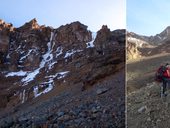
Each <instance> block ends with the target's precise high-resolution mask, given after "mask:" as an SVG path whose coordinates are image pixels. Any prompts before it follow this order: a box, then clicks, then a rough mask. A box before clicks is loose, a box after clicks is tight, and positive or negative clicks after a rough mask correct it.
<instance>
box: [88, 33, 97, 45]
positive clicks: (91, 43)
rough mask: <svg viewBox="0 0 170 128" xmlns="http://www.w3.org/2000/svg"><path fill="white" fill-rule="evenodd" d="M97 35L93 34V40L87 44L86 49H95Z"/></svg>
mask: <svg viewBox="0 0 170 128" xmlns="http://www.w3.org/2000/svg"><path fill="white" fill-rule="evenodd" d="M96 36H97V33H96V32H93V33H92V40H91V41H90V42H88V43H86V45H87V47H86V48H93V47H94V41H95V39H96Z"/></svg>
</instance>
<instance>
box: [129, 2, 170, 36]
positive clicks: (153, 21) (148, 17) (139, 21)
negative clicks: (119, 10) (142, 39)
mask: <svg viewBox="0 0 170 128" xmlns="http://www.w3.org/2000/svg"><path fill="white" fill-rule="evenodd" d="M126 3H127V6H126V10H127V11H126V13H127V16H126V18H127V23H126V24H127V30H128V31H131V32H135V33H137V34H141V35H147V36H151V35H156V34H159V33H161V32H162V31H163V30H164V29H166V27H167V26H170V16H169V15H170V14H169V13H170V0H127V1H126Z"/></svg>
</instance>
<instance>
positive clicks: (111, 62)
mask: <svg viewBox="0 0 170 128" xmlns="http://www.w3.org/2000/svg"><path fill="white" fill-rule="evenodd" d="M2 29H3V31H5V29H6V28H2ZM8 29H9V30H8ZM8 29H7V30H8V33H7V34H6V38H8V39H7V40H8V41H7V42H6V44H7V47H6V48H3V50H4V49H5V50H4V51H5V54H3V55H1V54H0V57H2V58H3V60H4V63H3V66H0V71H1V72H0V77H1V82H0V89H1V90H0V98H3V99H4V100H2V101H0V108H2V109H4V108H6V109H10V108H15V107H16V106H19V105H22V104H24V103H27V102H28V103H29V102H32V101H34V99H36V98H37V97H40V96H42V97H43V96H45V95H44V94H46V95H51V96H49V97H48V96H47V98H46V99H50V97H52V96H54V95H57V94H58V93H59V91H58V90H62V89H63V88H65V89H66V90H67V88H71V87H74V86H77V87H78V89H79V90H80V91H84V90H88V89H89V88H91V87H93V86H94V85H96V84H99V83H100V82H102V81H103V80H105V79H106V78H107V77H109V76H111V75H114V74H115V73H116V72H118V71H120V70H122V69H124V64H125V30H123V29H122V30H115V31H110V29H109V28H108V27H107V26H105V25H104V26H102V28H101V29H100V30H99V31H98V32H97V33H96V32H91V31H90V30H88V29H87V26H86V25H83V24H82V23H80V22H78V21H76V22H73V23H70V24H66V25H62V26H60V27H59V28H57V29H54V28H52V27H46V26H44V25H43V26H41V25H39V24H38V23H37V21H36V19H33V20H31V21H30V22H28V23H26V24H24V25H23V26H21V27H19V28H14V29H11V28H10V27H9V28H8ZM110 85H111V84H110ZM6 90H8V91H6ZM63 90H64V89H63ZM63 90H62V91H63ZM62 91H61V92H62ZM1 92H5V93H1ZM54 92H56V93H55V94H54Z"/></svg>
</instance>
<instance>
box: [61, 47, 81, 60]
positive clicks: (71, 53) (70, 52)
mask: <svg viewBox="0 0 170 128" xmlns="http://www.w3.org/2000/svg"><path fill="white" fill-rule="evenodd" d="M81 51H83V50H73V49H72V50H71V51H67V52H66V54H65V56H64V58H68V57H70V56H72V55H73V54H74V53H76V52H81Z"/></svg>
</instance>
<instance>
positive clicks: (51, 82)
mask: <svg viewBox="0 0 170 128" xmlns="http://www.w3.org/2000/svg"><path fill="white" fill-rule="evenodd" d="M67 73H69V71H64V72H58V73H56V74H55V75H50V76H46V77H45V78H48V81H46V82H43V83H41V84H40V85H39V86H40V87H44V86H47V88H45V89H44V90H43V91H42V92H39V88H38V87H39V86H35V87H34V89H33V92H34V97H35V98H36V97H38V96H40V95H41V94H45V93H47V92H49V91H51V90H52V89H53V87H54V79H55V78H56V77H57V79H61V78H64V77H65V76H66V75H67Z"/></svg>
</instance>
